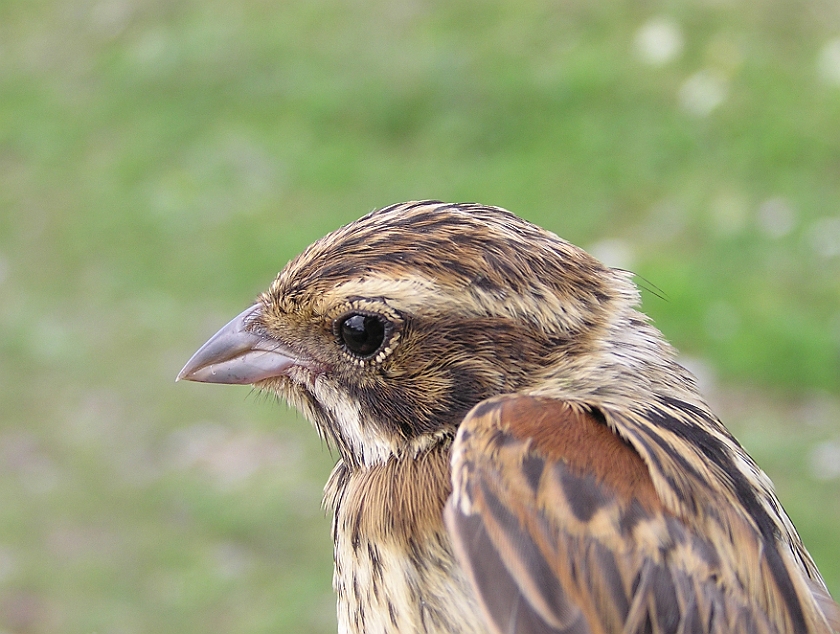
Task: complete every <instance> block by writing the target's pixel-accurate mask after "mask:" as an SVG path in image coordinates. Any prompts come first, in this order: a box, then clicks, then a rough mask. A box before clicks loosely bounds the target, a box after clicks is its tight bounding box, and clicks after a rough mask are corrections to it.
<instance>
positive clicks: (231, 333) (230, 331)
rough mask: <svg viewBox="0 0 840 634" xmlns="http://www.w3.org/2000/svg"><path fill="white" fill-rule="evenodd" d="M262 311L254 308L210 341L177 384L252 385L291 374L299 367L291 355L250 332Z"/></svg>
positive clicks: (267, 338) (200, 349)
mask: <svg viewBox="0 0 840 634" xmlns="http://www.w3.org/2000/svg"><path fill="white" fill-rule="evenodd" d="M259 311H260V305H259V304H255V305H254V306H251V307H250V308H248V309H247V310H245V311H243V312H241V313H240V314H239V315H237V316H236V317H235V318H234V319H233V320H232V321H231V322H230V323H229V324H228V325H226V326H225V327H224V328H222V329H221V330H220V331H219V332H217V333H216V334H215V335H213V336H212V337H210V339H209V341H208V342H207V343H205V344H204V345H203V346H201V348H199V349H198V352H196V353H195V354H194V355H193V356H192V358H191V359H190V360H189V361H187V365H185V366H184V369H183V370H181V372H180V373H179V374H178V377H177V378H176V379H175V380H176V381H180V380H181V379H184V380H186V381H199V382H201V383H228V384H231V385H248V384H250V383H256V382H258V381H262V380H263V379H269V378H271V377H275V376H282V375H284V374H287V373H288V370H289V368H291V367H293V366H294V365H295V364H296V363H297V359H295V357H294V356H293V355H292V354H291V352H290V351H289V350H286V349H285V348H284V347H283V346H282V345H281V344H280V343H279V342H277V341H274V340H272V339H270V338H269V337H266V336H262V335H258V334H254V333H252V332H251V331H250V330H249V329H248V325H249V324H250V323H252V322H253V321H254V317H255V316H257V314H258V313H259Z"/></svg>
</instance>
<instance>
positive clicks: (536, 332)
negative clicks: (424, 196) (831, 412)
mask: <svg viewBox="0 0 840 634" xmlns="http://www.w3.org/2000/svg"><path fill="white" fill-rule="evenodd" d="M637 303H638V292H637V290H636V288H635V286H634V285H633V284H632V283H631V282H630V280H629V276H628V275H627V274H626V273H624V272H621V271H615V270H612V269H609V268H607V267H605V266H604V265H602V264H601V263H600V262H598V261H597V260H596V259H594V258H593V257H591V256H589V255H588V254H587V253H586V252H584V251H583V250H581V249H579V248H577V247H575V246H573V245H571V244H569V243H568V242H566V241H564V240H562V239H560V238H558V237H557V236H556V235H554V234H552V233H550V232H548V231H545V230H543V229H540V228H539V227H537V226H535V225H533V224H530V223H528V222H526V221H524V220H522V219H520V218H518V217H517V216H515V215H513V214H511V213H510V212H507V211H505V210H503V209H500V208H497V207H486V206H481V205H477V204H457V205H453V204H444V203H440V202H435V201H424V202H412V203H403V204H400V205H394V206H391V207H386V208H384V209H380V210H378V211H374V212H372V213H370V214H368V215H367V216H364V217H363V218H361V219H359V220H357V221H355V222H353V223H350V224H348V225H346V226H344V227H342V228H340V229H338V230H337V231H335V232H333V233H331V234H329V235H327V236H326V237H324V238H322V239H321V240H318V241H317V242H315V243H314V244H312V245H311V246H310V247H309V248H308V249H306V251H304V252H303V253H302V254H301V255H300V256H298V257H297V258H295V259H294V260H292V261H291V262H290V263H289V264H288V265H287V266H286V268H285V269H283V271H281V272H280V274H279V275H278V276H277V278H276V279H275V280H274V282H273V283H272V284H271V286H270V288H269V289H268V290H267V291H266V292H264V293H263V294H262V295H260V297H259V299H258V301H257V303H256V304H255V305H254V306H252V307H251V308H249V309H247V310H246V311H245V312H243V313H242V314H240V315H239V316H238V317H236V318H235V319H234V320H233V321H231V322H230V323H229V324H228V325H227V326H225V327H224V328H223V329H222V330H220V331H219V332H218V333H217V334H216V335H215V336H214V337H213V338H212V339H210V341H208V342H207V343H206V344H205V346H204V347H202V348H201V349H200V350H199V351H198V352H197V353H196V354H195V355H194V356H193V358H192V359H190V361H189V362H188V363H187V365H186V366H185V368H184V369H183V370H182V371H181V374H180V375H179V378H184V379H189V380H194V381H205V382H217V383H241V384H252V383H253V384H256V385H257V386H258V387H259V388H261V389H266V390H269V391H272V392H274V393H276V394H278V395H280V396H282V397H283V398H285V399H286V400H287V401H289V402H290V403H291V404H292V405H294V406H295V407H296V408H298V409H299V410H301V411H302V412H303V413H304V414H305V415H306V417H307V418H309V419H310V420H311V421H312V422H313V423H314V424H315V426H316V427H317V428H318V430H319V431H320V433H321V434H322V435H323V436H325V437H326V438H327V439H328V440H330V441H331V442H332V443H333V444H334V445H335V446H336V447H337V449H338V450H339V452H340V453H341V455H342V458H343V459H344V460H345V461H347V462H348V463H350V464H357V465H359V464H368V465H369V464H374V463H377V462H383V461H385V460H387V459H388V458H389V457H391V456H393V455H401V454H404V453H406V452H417V451H421V450H423V449H425V448H428V447H430V446H432V445H434V444H436V443H438V442H447V441H448V440H449V439H451V438H452V437H453V436H454V433H455V431H456V429H457V426H458V424H459V422H460V421H461V419H462V418H463V416H464V415H465V414H466V412H467V411H469V409H470V408H472V407H473V406H474V405H475V404H476V403H478V402H479V401H481V400H483V399H485V398H487V397H490V396H493V395H496V394H502V393H509V392H522V391H539V390H540V389H541V388H543V387H544V386H545V385H547V384H550V385H552V386H553V389H568V390H569V391H571V392H574V391H575V390H577V391H580V390H586V389H590V390H594V389H596V388H597V389H603V388H604V382H605V381H606V382H607V383H608V382H609V375H610V372H612V370H610V369H609V368H608V367H607V366H610V364H612V365H614V364H615V363H616V360H620V359H621V357H622V355H624V357H626V358H631V357H633V355H632V354H631V353H629V352H628V351H627V350H626V349H625V350H622V341H621V340H622V335H621V333H625V332H626V331H628V330H630V331H632V330H633V325H632V322H633V320H635V321H636V322H637V326H638V327H639V328H642V331H640V332H642V334H641V335H639V336H638V337H637V339H638V340H639V342H640V345H642V344H644V341H645V340H647V339H649V340H650V342H651V343H652V344H655V345H654V347H656V346H659V347H661V346H662V345H665V344H661V341H660V340H659V338H658V337H657V336H656V335H658V333H656V331H654V330H653V329H652V328H650V327H649V326H647V324H646V322H645V321H644V319H642V318H641V316H640V315H639V314H638V313H636V311H635V310H634V309H633V307H634V306H635V305H636V304H637ZM650 332H653V333H656V334H655V335H650ZM616 333H618V334H616ZM642 335H644V336H642ZM631 339H632V338H631ZM630 347H632V346H630ZM643 347H644V346H643ZM648 347H650V346H648ZM662 350H665V349H664V348H663V349H662ZM662 350H660V353H662V354H665V356H667V354H666V352H667V351H665V352H662ZM651 354H653V356H656V354H659V353H656V352H654V353H651ZM610 360H611V361H610ZM608 361H609V362H608Z"/></svg>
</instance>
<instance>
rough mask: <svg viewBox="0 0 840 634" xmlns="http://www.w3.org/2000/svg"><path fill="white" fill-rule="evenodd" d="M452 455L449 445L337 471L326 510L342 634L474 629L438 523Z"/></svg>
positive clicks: (468, 600)
mask: <svg viewBox="0 0 840 634" xmlns="http://www.w3.org/2000/svg"><path fill="white" fill-rule="evenodd" d="M449 450H450V443H448V442H446V443H443V444H438V445H435V446H434V447H431V448H429V449H427V450H425V451H422V452H421V453H419V454H417V455H414V456H403V457H392V458H390V459H389V460H387V461H385V462H384V463H380V464H376V465H373V466H357V467H351V466H348V464H347V463H345V462H339V463H338V465H337V466H336V468H335V470H334V471H333V474H332V476H331V477H330V480H329V482H328V483H327V487H326V491H325V496H324V505H325V506H327V507H329V508H331V509H332V511H333V529H332V530H333V540H334V542H335V574H334V576H333V586H334V588H335V591H336V595H337V600H338V623H339V632H345V633H352V634H356V633H358V634H362V633H364V634H385V633H386V632H407V633H413V632H417V633H419V632H424V633H428V634H432V633H434V634H445V633H446V634H448V633H450V632H464V633H471V632H477V631H478V630H477V629H475V628H476V626H477V621H476V620H475V619H474V615H475V614H477V610H478V606H477V604H476V602H475V598H474V597H473V595H472V593H471V591H470V589H469V585H468V583H467V580H466V578H465V577H464V574H463V572H462V571H461V569H460V567H459V566H458V564H457V563H456V562H455V556H454V554H453V551H452V546H451V543H450V540H449V537H448V535H447V533H446V529H445V527H444V524H443V507H444V505H445V504H446V500H447V498H448V497H449V494H450V492H451V481H450V466H449V453H450V451H449ZM471 617H472V618H471Z"/></svg>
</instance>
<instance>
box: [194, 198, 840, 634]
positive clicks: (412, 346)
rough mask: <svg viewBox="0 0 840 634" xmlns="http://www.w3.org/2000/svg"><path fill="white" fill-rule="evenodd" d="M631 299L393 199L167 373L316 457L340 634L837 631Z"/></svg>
mask: <svg viewBox="0 0 840 634" xmlns="http://www.w3.org/2000/svg"><path fill="white" fill-rule="evenodd" d="M638 304H639V296H638V291H637V289H636V288H635V286H634V285H633V283H632V281H631V277H630V275H629V274H628V273H626V272H623V271H618V270H613V269H609V268H607V267H605V266H603V265H602V264H601V263H600V262H598V261H597V260H595V259H594V258H592V257H591V256H589V255H588V254H586V253H585V252H584V251H582V250H580V249H578V248H577V247H575V246H573V245H571V244H569V243H568V242H565V241H563V240H561V239H560V238H558V237H557V236H555V235H554V234H552V233H549V232H547V231H544V230H543V229H540V228H539V227H536V226H534V225H532V224H530V223H527V222H525V221H523V220H521V219H519V218H517V217H516V216H514V215H513V214H510V213H509V212H507V211H505V210H502V209H499V208H494V207H485V206H481V205H475V204H460V205H447V204H444V203H440V202H436V201H424V202H415V203H404V204H401V205H394V206H391V207H387V208H384V209H381V210H378V211H375V212H373V213H371V214H368V215H367V216H365V217H364V218H362V219H360V220H358V221H356V222H354V223H351V224H349V225H347V226H345V227H343V228H341V229H339V230H337V231H335V232H333V233H332V234H330V235H328V236H326V237H325V238H323V239H321V240H319V241H317V242H316V243H314V244H313V245H312V246H310V247H309V248H308V249H307V250H306V251H305V252H304V253H303V254H301V255H300V256H298V257H297V258H296V259H294V260H293V261H292V262H290V263H289V264H288V265H287V266H286V268H285V269H284V270H283V271H282V272H281V273H280V274H279V275H278V277H277V279H276V280H275V281H274V283H273V284H272V285H271V287H270V288H269V290H268V291H266V292H265V293H264V294H263V295H261V296H260V298H259V300H258V302H257V304H256V305H255V306H254V307H252V308H250V309H248V310H246V311H245V312H244V313H242V314H241V315H240V316H239V317H237V318H236V319H234V320H233V321H232V322H231V323H230V324H229V325H228V326H226V327H225V328H223V329H222V330H221V331H220V332H219V333H218V334H217V335H216V336H215V337H214V338H213V339H211V340H210V341H209V342H208V343H207V344H205V346H204V347H203V348H202V349H201V350H199V352H197V353H196V355H195V356H194V357H193V359H191V360H190V362H189V363H188V364H187V366H186V367H185V368H184V370H182V372H181V375H179V376H180V377H181V378H187V379H191V380H199V381H209V382H221V383H255V384H257V385H258V386H259V387H260V388H263V389H266V390H270V391H273V392H275V393H277V394H279V395H281V396H282V397H284V398H285V399H287V400H288V401H289V402H290V403H292V404H293V405H295V406H296V407H297V408H299V409H300V410H301V411H302V412H304V414H305V415H306V416H307V417H308V418H309V419H310V420H311V421H312V422H313V423H314V425H315V427H316V429H317V430H318V431H319V433H321V434H322V435H323V436H324V437H325V438H327V439H328V440H329V442H330V443H331V444H332V445H333V446H335V448H336V449H337V451H338V454H339V460H338V463H337V465H336V467H335V470H334V472H333V474H332V476H331V478H330V480H329V482H328V483H327V487H326V492H325V504H326V505H327V506H328V507H329V508H330V509H332V511H333V513H334V519H333V531H332V532H333V538H334V540H335V576H334V586H335V589H336V592H337V595H338V616H339V631H340V632H352V633H362V632H364V633H367V634H375V633H377V632H418V633H419V632H429V633H431V632H440V633H443V632H465V633H472V632H476V633H478V632H499V633H501V632H504V633H507V632H522V633H532V632H533V633H536V632H575V633H577V632H581V633H583V632H591V633H593V634H594V633H596V632H617V631H624V632H628V633H629V632H674V633H676V632H710V633H711V632H720V633H723V632H757V633H759V632H768V633H769V632H779V633H781V632H813V633H817V632H819V633H830V632H832V631H835V632H836V631H840V609H838V608H837V605H836V604H835V603H834V602H833V601H832V600H831V598H830V597H829V596H828V593H827V591H826V589H825V584H824V583H823V581H822V579H821V577H820V574H819V572H818V570H817V568H816V566H815V564H814V562H813V561H812V559H811V557H810V556H809V554H808V552H807V551H806V550H805V547H804V546H803V545H802V542H801V540H800V539H799V536H798V535H797V533H796V530H795V529H794V527H793V525H792V524H791V522H790V520H789V518H788V517H787V515H786V514H785V512H784V510H783V509H782V507H781V504H780V503H779V501H778V500H777V498H776V496H775V493H774V492H773V488H772V485H771V483H770V481H769V479H768V478H767V477H766V476H765V475H764V473H763V472H762V471H761V470H760V469H759V468H758V467H757V466H756V464H755V463H754V462H753V461H752V460H751V459H750V457H749V456H748V455H747V454H746V452H744V450H743V449H742V448H741V446H740V445H739V444H738V442H737V441H736V440H735V439H734V438H733V437H732V436H731V434H729V432H728V431H727V430H726V428H725V427H724V426H723V425H722V424H721V423H720V422H719V421H718V419H717V418H716V417H715V416H714V414H713V413H712V412H711V411H710V410H709V408H708V406H707V405H706V404H705V402H704V401H703V399H702V397H701V396H700V395H699V394H698V392H697V389H696V386H695V383H694V380H693V378H692V377H691V376H690V374H689V373H688V372H687V371H686V370H684V369H683V368H682V367H681V366H679V365H678V364H677V363H676V361H675V360H674V353H673V350H672V349H671V347H670V346H669V345H668V344H667V343H666V342H665V341H664V339H663V338H662V335H661V334H660V333H659V331H657V330H656V329H655V328H654V327H653V326H651V325H650V323H649V321H648V319H647V318H646V317H645V316H644V315H642V314H641V313H640V312H638V310H637V307H638ZM444 507H445V512H444ZM444 517H445V520H444Z"/></svg>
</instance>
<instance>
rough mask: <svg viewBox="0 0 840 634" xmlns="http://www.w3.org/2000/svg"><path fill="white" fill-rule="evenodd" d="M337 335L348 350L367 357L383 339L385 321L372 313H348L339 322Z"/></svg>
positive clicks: (377, 347)
mask: <svg viewBox="0 0 840 634" xmlns="http://www.w3.org/2000/svg"><path fill="white" fill-rule="evenodd" d="M338 336H339V338H340V339H341V341H342V342H343V343H344V345H345V346H347V349H348V350H349V351H350V352H352V353H353V354H357V355H359V356H360V357H369V356H370V355H372V354H373V353H374V352H376V351H377V350H379V347H380V346H381V345H382V342H383V341H385V321H384V320H383V319H382V318H381V317H376V316H373V315H361V314H355V315H349V316H348V317H345V318H344V319H343V320H342V321H341V323H339V325H338Z"/></svg>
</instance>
